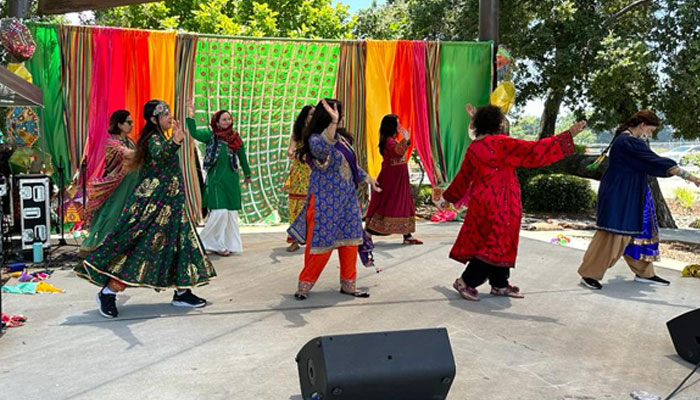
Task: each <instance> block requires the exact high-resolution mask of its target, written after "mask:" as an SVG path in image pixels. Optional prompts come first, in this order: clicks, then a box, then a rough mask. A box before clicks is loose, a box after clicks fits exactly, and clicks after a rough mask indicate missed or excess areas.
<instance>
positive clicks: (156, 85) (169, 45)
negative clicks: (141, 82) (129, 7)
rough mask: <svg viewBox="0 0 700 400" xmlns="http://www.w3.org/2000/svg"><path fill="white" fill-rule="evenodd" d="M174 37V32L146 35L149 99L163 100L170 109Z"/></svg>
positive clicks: (173, 78)
mask: <svg viewBox="0 0 700 400" xmlns="http://www.w3.org/2000/svg"><path fill="white" fill-rule="evenodd" d="M175 35H176V33H175V32H150V34H149V35H148V64H149V66H150V71H149V74H148V75H149V77H150V80H151V99H159V100H163V101H164V102H166V103H168V104H169V105H170V108H171V109H172V108H173V106H174V103H175V85H174V84H175ZM141 107H143V105H142V106H141ZM182 122H183V123H184V121H182ZM166 136H169V132H168V134H167V135H166Z"/></svg>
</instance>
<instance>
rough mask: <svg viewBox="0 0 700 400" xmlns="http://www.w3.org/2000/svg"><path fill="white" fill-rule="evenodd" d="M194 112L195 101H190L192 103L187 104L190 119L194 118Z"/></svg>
mask: <svg viewBox="0 0 700 400" xmlns="http://www.w3.org/2000/svg"><path fill="white" fill-rule="evenodd" d="M194 111H195V108H194V100H190V101H189V102H188V103H187V116H188V117H189V118H194Z"/></svg>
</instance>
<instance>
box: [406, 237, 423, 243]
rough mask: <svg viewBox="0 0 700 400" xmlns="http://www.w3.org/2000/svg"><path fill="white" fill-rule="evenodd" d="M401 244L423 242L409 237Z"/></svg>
mask: <svg viewBox="0 0 700 400" xmlns="http://www.w3.org/2000/svg"><path fill="white" fill-rule="evenodd" d="M403 244H423V242H422V241H420V240H418V239H416V238H414V237H410V238H406V239H404V240H403Z"/></svg>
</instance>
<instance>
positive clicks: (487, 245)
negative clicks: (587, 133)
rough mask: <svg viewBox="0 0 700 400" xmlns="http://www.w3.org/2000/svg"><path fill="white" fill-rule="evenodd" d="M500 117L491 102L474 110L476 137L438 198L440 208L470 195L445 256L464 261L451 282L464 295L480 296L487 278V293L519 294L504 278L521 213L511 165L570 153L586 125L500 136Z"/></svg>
mask: <svg viewBox="0 0 700 400" xmlns="http://www.w3.org/2000/svg"><path fill="white" fill-rule="evenodd" d="M504 118H505V116H504V115H503V112H502V111H501V109H500V108H498V107H495V106H486V107H482V108H480V109H478V110H477V111H476V113H475V115H474V130H475V135H476V139H475V140H474V142H472V144H471V145H470V146H469V148H468V149H467V154H466V155H465V156H464V161H463V162H462V165H461V167H460V169H459V172H458V173H457V175H456V176H455V178H454V180H453V181H452V183H451V184H450V186H449V187H448V188H447V190H446V191H445V192H444V193H443V195H442V197H441V198H440V199H439V200H438V205H439V207H440V208H444V207H445V205H446V203H447V202H450V203H456V202H458V201H459V200H461V199H463V198H464V197H465V194H467V192H468V194H469V196H468V209H467V215H466V218H465V219H464V224H463V225H462V229H461V230H460V232H459V236H458V237H457V241H456V242H455V244H454V245H453V246H452V250H451V252H450V258H452V259H454V260H456V261H459V262H460V263H463V264H466V263H468V265H467V267H466V269H465V270H464V272H463V273H462V276H461V277H460V278H458V279H457V280H456V281H455V282H454V285H453V286H454V288H455V289H456V290H457V291H458V292H459V294H460V295H461V296H462V297H463V298H465V299H467V300H473V301H478V300H479V292H478V291H477V289H476V288H477V287H478V286H480V285H482V284H483V283H484V282H486V280H488V281H489V283H490V284H491V294H492V295H495V296H508V297H515V298H522V297H524V296H523V295H522V293H521V292H520V289H519V288H518V287H517V286H513V285H511V284H510V283H509V282H508V279H509V277H510V269H511V268H514V267H515V259H516V256H517V251H518V240H519V235H520V220H521V218H522V205H521V199H520V185H519V184H518V178H517V176H516V174H515V169H516V168H517V167H525V168H536V167H543V166H546V165H549V164H551V163H553V162H556V161H558V160H561V159H562V158H564V157H565V156H566V155H568V154H572V153H573V152H574V142H573V137H575V136H576V135H577V134H579V133H580V132H581V130H582V129H583V128H584V126H585V122H578V123H576V124H574V125H572V126H571V128H569V130H568V131H566V132H564V133H561V134H559V135H556V136H553V137H549V138H546V139H542V140H538V141H535V142H530V141H526V140H519V139H514V138H511V137H509V136H505V135H502V134H501V132H502V131H503V120H504Z"/></svg>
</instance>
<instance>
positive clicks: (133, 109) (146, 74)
mask: <svg viewBox="0 0 700 400" xmlns="http://www.w3.org/2000/svg"><path fill="white" fill-rule="evenodd" d="M148 36H149V32H146V31H137V30H131V29H124V30H122V32H121V41H122V47H123V48H125V49H129V51H126V52H124V54H123V55H124V65H125V76H124V80H125V85H124V86H125V91H126V94H127V95H126V100H125V102H124V109H125V110H127V111H129V112H130V113H131V117H132V119H133V120H134V127H133V128H134V129H133V130H132V131H131V135H130V136H131V138H132V139H133V140H134V142H136V140H138V137H139V134H140V133H141V130H142V129H143V127H144V125H146V121H145V120H144V119H143V105H144V104H146V102H147V101H148V100H150V99H151V83H150V82H151V78H150V65H149V64H150V61H149V62H147V61H146V60H148V54H149V47H148Z"/></svg>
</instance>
